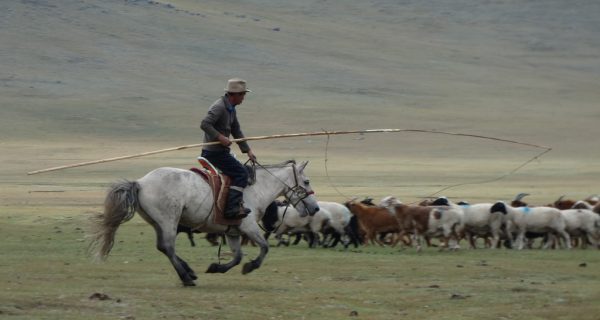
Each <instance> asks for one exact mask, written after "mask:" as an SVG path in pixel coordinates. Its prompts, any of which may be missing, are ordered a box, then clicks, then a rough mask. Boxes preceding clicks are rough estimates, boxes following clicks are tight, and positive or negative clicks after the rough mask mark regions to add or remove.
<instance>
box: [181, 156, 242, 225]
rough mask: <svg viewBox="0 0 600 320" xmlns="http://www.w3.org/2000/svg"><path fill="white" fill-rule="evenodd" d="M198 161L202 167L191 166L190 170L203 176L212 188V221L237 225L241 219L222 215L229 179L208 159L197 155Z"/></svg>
mask: <svg viewBox="0 0 600 320" xmlns="http://www.w3.org/2000/svg"><path fill="white" fill-rule="evenodd" d="M198 162H199V163H200V166H201V167H202V168H191V169H190V170H191V171H193V172H195V173H197V174H198V175H200V176H201V177H202V178H204V180H205V181H206V182H207V183H208V185H209V186H210V188H211V190H212V193H213V195H214V199H213V203H214V204H213V210H212V212H213V222H214V223H216V224H222V225H227V226H239V225H240V224H241V223H242V219H225V217H224V216H223V212H225V205H226V204H227V195H228V194H229V185H230V183H231V179H230V178H229V177H228V176H226V175H224V174H222V173H220V172H219V171H218V170H217V169H216V168H215V167H214V166H213V165H212V164H211V163H210V162H208V160H206V159H204V158H202V157H199V158H198Z"/></svg>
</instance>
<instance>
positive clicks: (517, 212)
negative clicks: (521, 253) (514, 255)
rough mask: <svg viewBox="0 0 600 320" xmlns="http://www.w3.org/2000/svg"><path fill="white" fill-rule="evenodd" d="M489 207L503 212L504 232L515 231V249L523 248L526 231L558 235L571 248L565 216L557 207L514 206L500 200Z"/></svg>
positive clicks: (549, 242)
mask: <svg viewBox="0 0 600 320" xmlns="http://www.w3.org/2000/svg"><path fill="white" fill-rule="evenodd" d="M491 209H492V210H495V211H497V212H502V213H504V214H505V222H506V233H507V234H508V235H512V234H513V233H516V242H517V249H519V250H522V249H523V246H524V240H525V233H526V232H535V233H549V235H552V236H560V237H562V239H563V240H564V242H565V245H566V247H567V248H568V249H571V237H570V236H569V234H568V233H567V232H566V230H565V228H566V222H565V218H564V217H563V215H562V214H561V212H560V210H559V209H556V208H552V207H533V208H530V207H518V208H515V207H511V206H509V205H507V204H506V203H504V202H502V201H499V202H496V203H495V204H494V205H493V206H492V208H491ZM550 244H551V241H547V242H546V244H545V245H544V249H546V248H548V247H549V246H550Z"/></svg>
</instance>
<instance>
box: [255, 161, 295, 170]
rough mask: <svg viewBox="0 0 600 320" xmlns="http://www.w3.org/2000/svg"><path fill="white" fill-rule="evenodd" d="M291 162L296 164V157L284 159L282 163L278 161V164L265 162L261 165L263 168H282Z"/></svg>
mask: <svg viewBox="0 0 600 320" xmlns="http://www.w3.org/2000/svg"><path fill="white" fill-rule="evenodd" d="M290 163H292V164H296V160H294V159H291V160H286V161H284V162H282V163H278V164H265V165H261V167H263V168H282V167H285V166H287V165H288V164H290Z"/></svg>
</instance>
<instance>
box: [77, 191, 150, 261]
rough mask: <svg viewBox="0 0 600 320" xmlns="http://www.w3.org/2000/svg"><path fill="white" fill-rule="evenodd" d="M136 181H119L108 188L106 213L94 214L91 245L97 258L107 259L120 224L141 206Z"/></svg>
mask: <svg viewBox="0 0 600 320" xmlns="http://www.w3.org/2000/svg"><path fill="white" fill-rule="evenodd" d="M139 187H140V186H139V184H138V183H137V182H136V181H127V180H124V181H119V182H117V183H115V184H113V185H112V187H111V188H110V189H109V190H108V194H107V195H106V199H105V200H104V213H98V214H95V215H94V216H92V230H91V237H92V240H91V242H90V246H89V248H88V249H89V250H88V251H89V252H91V253H92V254H93V255H94V257H95V258H96V259H99V260H105V259H106V257H107V256H108V253H109V252H110V250H111V249H112V247H113V244H114V241H115V233H116V232H117V229H118V228H119V226H120V225H121V224H122V223H124V222H126V221H128V220H130V219H131V218H133V214H134V213H135V211H136V210H137V209H138V208H139V201H138V190H139Z"/></svg>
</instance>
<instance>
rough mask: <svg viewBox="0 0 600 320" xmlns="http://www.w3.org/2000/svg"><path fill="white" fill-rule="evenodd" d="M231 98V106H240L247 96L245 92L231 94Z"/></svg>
mask: <svg viewBox="0 0 600 320" xmlns="http://www.w3.org/2000/svg"><path fill="white" fill-rule="evenodd" d="M229 96H230V97H231V104H233V105H236V106H237V105H240V104H242V102H243V101H244V97H245V96H246V93H245V92H237V93H229Z"/></svg>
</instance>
